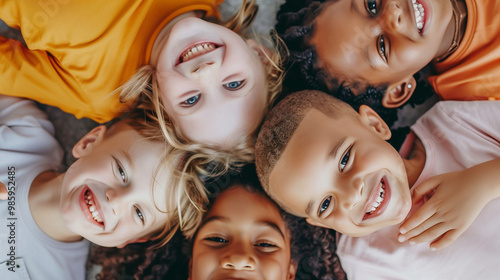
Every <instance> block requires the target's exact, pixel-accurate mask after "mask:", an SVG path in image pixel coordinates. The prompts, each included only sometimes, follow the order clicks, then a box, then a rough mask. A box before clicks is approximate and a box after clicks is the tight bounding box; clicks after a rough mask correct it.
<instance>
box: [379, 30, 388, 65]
mask: <svg viewBox="0 0 500 280" xmlns="http://www.w3.org/2000/svg"><path fill="white" fill-rule="evenodd" d="M377 45H378V47H377V49H378V53H379V55H380V57H381V58H382V59H383V60H384V61H385V62H386V63H387V53H386V50H385V38H384V35H382V34H380V35H379V36H378V44H377Z"/></svg>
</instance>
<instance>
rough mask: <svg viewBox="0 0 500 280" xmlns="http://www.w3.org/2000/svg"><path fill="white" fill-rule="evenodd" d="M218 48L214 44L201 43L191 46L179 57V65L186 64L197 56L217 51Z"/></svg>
mask: <svg viewBox="0 0 500 280" xmlns="http://www.w3.org/2000/svg"><path fill="white" fill-rule="evenodd" d="M218 47H219V46H218V45H216V44H214V43H201V44H196V45H194V46H191V47H189V48H188V49H186V50H185V51H184V52H182V53H181V55H180V56H179V63H182V62H186V61H189V60H191V59H193V58H195V57H197V56H200V55H204V54H206V53H209V52H211V51H213V50H215V49H217V48H218Z"/></svg>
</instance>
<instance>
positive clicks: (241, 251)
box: [221, 244, 256, 271]
mask: <svg viewBox="0 0 500 280" xmlns="http://www.w3.org/2000/svg"><path fill="white" fill-rule="evenodd" d="M235 245H236V246H235ZM233 246H234V248H238V250H232V251H230V252H227V255H225V256H224V257H223V258H222V260H221V266H222V268H223V269H233V270H245V271H253V270H255V267H256V263H255V259H254V256H253V255H252V253H251V251H250V250H251V249H250V248H247V247H246V246H245V245H243V244H239V245H237V244H233Z"/></svg>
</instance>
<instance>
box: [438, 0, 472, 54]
mask: <svg viewBox="0 0 500 280" xmlns="http://www.w3.org/2000/svg"><path fill="white" fill-rule="evenodd" d="M450 2H451V6H452V9H453V16H452V18H451V20H450V23H449V24H448V27H447V29H446V32H445V34H444V37H443V41H442V43H441V46H440V48H439V50H438V52H437V53H438V55H437V56H436V58H435V61H436V62H440V61H443V60H444V59H446V58H447V57H448V56H450V55H451V54H452V53H454V52H455V50H456V49H457V48H458V46H459V45H460V43H461V42H462V39H463V37H464V33H465V28H466V26H467V6H466V5H465V0H450Z"/></svg>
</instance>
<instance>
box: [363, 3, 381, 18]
mask: <svg viewBox="0 0 500 280" xmlns="http://www.w3.org/2000/svg"><path fill="white" fill-rule="evenodd" d="M365 8H366V11H367V12H368V13H369V14H370V15H371V16H376V15H377V14H378V7H377V1H376V0H365ZM373 10H375V11H373Z"/></svg>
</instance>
